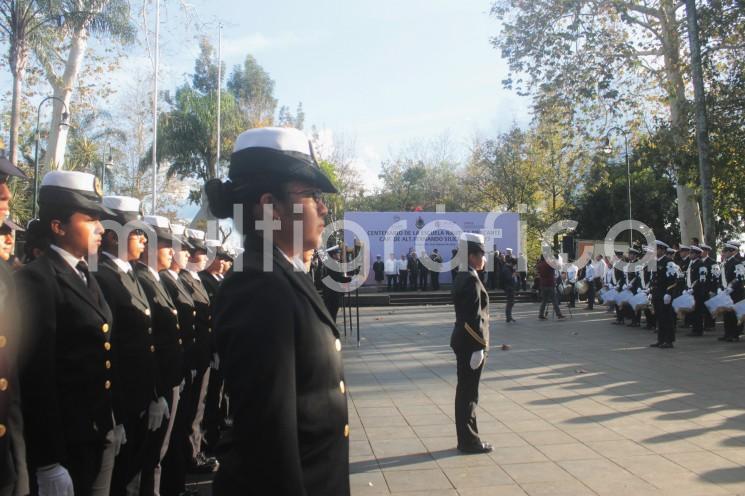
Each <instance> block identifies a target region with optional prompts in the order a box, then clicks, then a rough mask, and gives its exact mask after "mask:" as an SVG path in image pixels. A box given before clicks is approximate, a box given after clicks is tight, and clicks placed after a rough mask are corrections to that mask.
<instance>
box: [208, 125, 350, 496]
mask: <svg viewBox="0 0 745 496" xmlns="http://www.w3.org/2000/svg"><path fill="white" fill-rule="evenodd" d="M206 189H207V194H208V198H209V204H210V208H211V209H212V212H213V214H215V216H217V217H218V218H226V217H229V216H232V215H233V204H234V203H235V204H242V205H243V208H244V212H243V218H244V219H245V220H244V222H243V225H239V226H237V227H238V229H239V230H240V231H241V232H242V234H244V235H245V236H246V251H245V252H244V253H243V255H242V266H243V270H242V271H240V270H238V269H236V271H234V272H233V273H232V274H230V275H228V276H227V277H226V278H225V281H224V282H223V285H222V286H221V287H220V289H219V291H218V295H217V301H216V304H215V332H216V334H217V346H218V351H219V354H220V367H221V369H222V371H223V375H224V378H225V388H226V390H227V394H228V396H229V397H230V401H231V411H232V412H233V429H232V431H230V432H228V433H226V434H227V435H226V438H227V439H225V443H224V448H223V450H221V459H220V469H219V470H218V473H217V476H216V477H215V481H214V492H215V494H220V495H246V494H262V495H263V494H271V495H273V496H298V495H304V496H348V495H349V494H350V487H349V420H348V417H347V396H346V392H347V385H346V383H345V377H344V371H343V367H342V355H341V340H340V335H339V330H338V328H337V327H336V324H335V323H334V320H333V318H332V317H331V315H329V313H328V311H327V309H326V306H325V305H324V303H323V300H322V299H321V298H320V296H319V295H318V292H317V291H316V289H315V287H314V285H313V281H311V279H310V277H309V276H308V274H307V273H306V265H305V263H304V259H303V254H304V252H307V251H308V250H312V249H315V248H318V246H319V245H320V237H321V233H322V232H323V229H324V225H325V222H324V217H325V216H326V215H327V213H328V209H327V208H326V205H325V203H324V201H323V196H322V194H323V193H336V192H337V190H336V188H335V187H334V186H333V185H332V183H331V182H330V181H329V179H328V178H327V177H326V176H325V175H324V174H323V172H322V171H321V168H320V167H319V166H318V164H317V162H316V160H315V159H314V158H313V151H312V148H311V146H310V143H309V141H308V139H307V137H306V136H305V135H304V134H303V133H302V132H301V131H299V130H297V129H289V128H260V129H252V130H249V131H246V132H244V133H242V134H241V135H240V136H238V138H237V139H236V143H235V149H234V152H233V154H232V156H231V160H230V172H229V180H228V181H227V182H224V183H223V182H220V181H219V180H213V181H210V182H209V183H207V187H206ZM265 214H268V215H269V216H267V215H265ZM257 221H258V223H257ZM294 223H302V230H301V233H302V240H298V239H294V234H293V224H294Z"/></svg>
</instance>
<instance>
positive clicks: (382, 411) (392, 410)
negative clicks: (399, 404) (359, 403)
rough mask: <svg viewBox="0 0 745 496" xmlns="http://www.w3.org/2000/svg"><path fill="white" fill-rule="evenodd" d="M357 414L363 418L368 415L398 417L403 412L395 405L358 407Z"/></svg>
mask: <svg viewBox="0 0 745 496" xmlns="http://www.w3.org/2000/svg"><path fill="white" fill-rule="evenodd" d="M357 414H358V415H359V416H360V418H361V419H366V418H368V417H398V416H399V415H401V412H399V411H398V408H396V407H395V406H380V407H363V408H357Z"/></svg>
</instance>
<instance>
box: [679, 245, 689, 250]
mask: <svg viewBox="0 0 745 496" xmlns="http://www.w3.org/2000/svg"><path fill="white" fill-rule="evenodd" d="M690 249H691V247H690V246H688V245H678V251H686V250H690Z"/></svg>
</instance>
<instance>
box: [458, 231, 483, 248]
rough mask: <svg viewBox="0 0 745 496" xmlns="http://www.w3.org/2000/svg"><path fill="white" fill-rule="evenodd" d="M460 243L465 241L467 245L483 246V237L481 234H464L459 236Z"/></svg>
mask: <svg viewBox="0 0 745 496" xmlns="http://www.w3.org/2000/svg"><path fill="white" fill-rule="evenodd" d="M460 240H461V241H467V242H469V243H479V244H482V245H483V244H484V235H483V234H476V233H469V232H464V233H462V234H461V235H460Z"/></svg>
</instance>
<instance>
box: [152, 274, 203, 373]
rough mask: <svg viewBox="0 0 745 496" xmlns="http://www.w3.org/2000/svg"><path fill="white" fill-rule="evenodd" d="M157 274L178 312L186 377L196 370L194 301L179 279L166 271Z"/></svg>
mask: <svg viewBox="0 0 745 496" xmlns="http://www.w3.org/2000/svg"><path fill="white" fill-rule="evenodd" d="M158 274H160V282H161V283H162V284H163V287H165V288H166V291H167V292H168V294H169V295H170V297H171V300H172V301H173V304H174V305H176V310H177V311H178V321H179V325H180V326H181V341H182V345H183V349H184V361H183V365H184V375H186V373H187V372H188V371H189V370H196V369H197V364H196V359H195V355H194V352H195V350H196V347H195V344H196V340H197V324H196V321H197V311H196V309H195V308H194V299H193V298H192V297H191V294H190V293H189V291H188V290H187V289H186V288H185V287H184V285H183V283H182V282H181V278H180V277H173V274H171V273H170V272H169V271H167V270H161V271H160V272H159V273H158ZM179 383H180V382H179Z"/></svg>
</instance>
